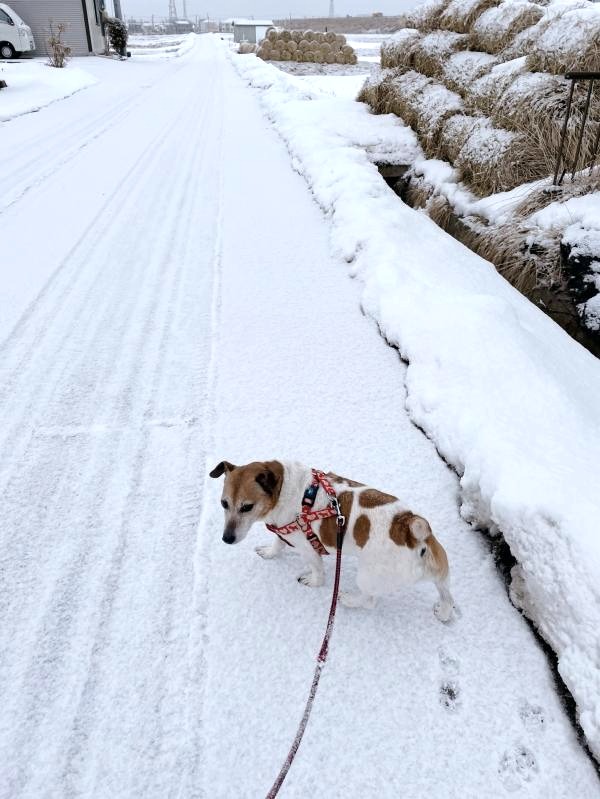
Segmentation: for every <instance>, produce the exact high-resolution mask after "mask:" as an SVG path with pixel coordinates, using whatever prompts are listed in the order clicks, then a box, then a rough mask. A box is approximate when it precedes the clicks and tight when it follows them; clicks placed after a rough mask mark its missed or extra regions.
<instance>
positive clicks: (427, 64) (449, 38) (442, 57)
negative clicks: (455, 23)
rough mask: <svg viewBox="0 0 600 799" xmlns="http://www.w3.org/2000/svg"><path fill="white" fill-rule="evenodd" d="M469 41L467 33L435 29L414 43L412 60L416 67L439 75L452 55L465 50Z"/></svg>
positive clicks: (425, 73)
mask: <svg viewBox="0 0 600 799" xmlns="http://www.w3.org/2000/svg"><path fill="white" fill-rule="evenodd" d="M468 43H469V37H468V36H466V35H465V34H461V33H454V32H453V31H434V32H433V33H429V34H427V35H426V36H423V37H422V38H420V39H418V40H416V41H415V43H414V47H413V54H412V60H413V64H414V69H416V70H417V71H418V72H422V73H423V75H427V76H429V77H431V78H436V77H439V76H440V75H441V74H442V73H443V70H444V66H445V64H446V62H447V61H448V59H449V58H450V56H451V55H452V54H453V53H456V52H458V51H459V50H464V49H465V48H466V47H467V45H468Z"/></svg>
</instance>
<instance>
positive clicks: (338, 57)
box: [335, 50, 346, 64]
mask: <svg viewBox="0 0 600 799" xmlns="http://www.w3.org/2000/svg"><path fill="white" fill-rule="evenodd" d="M345 57H346V56H345V55H344V54H343V53H342V51H341V50H339V51H338V52H337V53H336V54H335V63H336V64H343V63H344V59H345Z"/></svg>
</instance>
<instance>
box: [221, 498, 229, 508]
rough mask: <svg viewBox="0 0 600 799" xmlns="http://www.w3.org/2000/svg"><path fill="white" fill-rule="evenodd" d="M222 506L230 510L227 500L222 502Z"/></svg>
mask: <svg viewBox="0 0 600 799" xmlns="http://www.w3.org/2000/svg"><path fill="white" fill-rule="evenodd" d="M221 505H222V506H223V507H224V508H225V510H227V509H228V508H229V503H228V502H227V500H226V499H222V500H221Z"/></svg>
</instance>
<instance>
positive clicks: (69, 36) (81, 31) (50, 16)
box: [7, 0, 104, 56]
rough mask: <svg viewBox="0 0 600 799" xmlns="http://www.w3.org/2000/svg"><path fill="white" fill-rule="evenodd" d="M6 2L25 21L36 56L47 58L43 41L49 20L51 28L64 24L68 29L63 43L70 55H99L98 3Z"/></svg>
mask: <svg viewBox="0 0 600 799" xmlns="http://www.w3.org/2000/svg"><path fill="white" fill-rule="evenodd" d="M83 2H85V3H86V10H87V17H88V26H87V28H86V24H85V15H84V8H83ZM83 2H82V0H9V1H8V3H7V5H9V6H10V7H11V8H14V10H15V11H16V12H17V14H18V15H19V16H20V17H21V19H22V20H23V21H24V22H26V23H27V24H28V25H29V27H30V28H31V30H32V31H33V36H34V39H35V45H36V51H35V54H36V55H38V56H43V55H46V41H47V39H48V36H49V32H50V20H52V23H53V25H54V27H55V28H56V25H58V23H59V22H65V23H66V25H67V29H66V31H65V33H64V35H63V41H64V42H65V44H67V45H68V46H69V47H70V48H71V50H72V52H71V55H76V56H78V55H88V54H89V53H90V52H97V53H98V52H101V51H102V49H103V47H104V41H103V37H102V31H101V27H100V8H99V5H100V3H99V2H98V1H97V0H83Z"/></svg>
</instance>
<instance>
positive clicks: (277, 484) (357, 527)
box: [210, 461, 454, 622]
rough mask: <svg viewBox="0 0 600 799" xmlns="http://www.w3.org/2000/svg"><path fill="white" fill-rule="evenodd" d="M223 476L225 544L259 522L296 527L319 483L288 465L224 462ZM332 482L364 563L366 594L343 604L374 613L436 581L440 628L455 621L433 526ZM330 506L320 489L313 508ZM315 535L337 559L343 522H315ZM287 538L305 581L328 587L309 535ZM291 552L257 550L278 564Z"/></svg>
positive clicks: (360, 489) (352, 485) (347, 547)
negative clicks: (381, 602) (401, 592)
mask: <svg viewBox="0 0 600 799" xmlns="http://www.w3.org/2000/svg"><path fill="white" fill-rule="evenodd" d="M223 474H224V475H225V481H224V484H223V493H222V496H221V505H222V506H223V508H224V510H225V530H224V532H223V541H225V543H226V544H236V543H238V542H239V541H242V539H244V538H245V537H246V534H247V533H248V530H249V529H250V527H252V525H253V524H254V522H257V521H262V522H265V523H266V524H269V525H272V526H273V527H278V528H280V527H283V526H284V525H287V524H288V523H290V522H293V521H294V520H295V519H296V518H297V516H298V514H299V513H300V511H301V508H302V502H303V498H304V496H305V492H306V489H307V487H308V486H310V485H311V483H312V482H313V472H312V470H311V469H310V468H308V467H306V466H303V465H302V464H299V463H293V462H287V461H286V462H281V461H267V462H256V463H249V464H247V465H246V466H234V465H233V464H231V463H228V462H227V461H222V462H221V463H219V464H218V465H217V466H215V468H214V469H213V470H212V472H211V473H210V476H211V477H221V475H223ZM326 477H327V480H328V481H329V483H330V484H331V486H332V487H333V488H334V489H335V492H336V493H337V499H338V502H339V507H340V510H341V513H342V514H343V516H344V517H345V537H344V544H343V552H344V553H349V554H353V555H356V556H357V557H358V573H357V583H358V588H359V592H358V593H356V594H351V593H350V594H349V593H341V594H340V600H341V601H342V602H343V603H344V604H345V605H347V606H349V607H373V606H374V604H375V597H377V596H379V595H381V594H385V593H389V592H391V591H394V590H396V589H397V588H399V587H401V586H403V585H411V584H413V583H416V582H417V581H418V580H431V581H432V582H434V583H435V585H436V587H437V589H438V592H439V601H438V602H436V604H435V605H434V613H435V615H436V616H437V618H438V619H439V620H440V621H444V622H445V621H448V620H449V619H450V618H451V616H452V610H453V607H454V602H453V599H452V596H451V594H450V589H449V583H448V558H447V557H446V552H445V551H444V548H443V547H442V545H441V544H440V543H439V541H438V540H437V539H436V538H435V537H434V535H433V533H432V532H431V527H430V526H429V524H428V522H427V521H426V520H425V519H424V518H423V517H422V516H417V515H416V514H414V513H412V512H411V511H409V510H408V509H407V508H406V507H405V506H404V505H403V504H402V503H401V502H400V500H398V499H397V498H396V497H393V496H391V495H390V494H384V493H382V492H381V491H377V490H375V489H373V488H368V487H367V486H364V485H363V484H361V483H356V482H354V481H353V480H347V479H346V478H344V477H338V476H337V475H334V474H331V473H329V474H327V475H326ZM329 504H330V497H329V496H328V494H327V493H326V491H325V489H324V488H323V486H321V485H319V487H318V491H317V493H316V496H315V497H314V504H313V506H312V509H313V510H315V511H318V510H320V509H324V508H326V507H327V506H328V505H329ZM312 528H313V531H314V532H315V533H316V535H317V537H318V539H319V541H320V543H321V544H322V545H323V547H324V548H325V549H326V550H327V552H335V550H336V536H337V521H336V518H335V517H334V516H330V517H328V518H324V519H322V520H318V521H313V522H312ZM285 539H286V541H289V543H290V544H291V545H292V546H294V547H295V548H296V549H297V550H298V552H299V554H300V555H301V556H302V558H303V560H304V562H305V563H306V565H307V566H308V567H309V569H310V571H308V572H307V573H306V574H302V575H301V576H300V577H299V578H298V580H299V582H301V583H303V584H304V585H310V586H318V585H322V584H323V580H324V577H323V563H322V558H321V556H320V554H319V553H318V552H317V551H316V550H315V548H313V546H312V545H311V544H310V542H309V541H308V539H307V537H306V535H305V534H304V533H303V532H302V531H300V530H297V531H295V532H292V533H290V534H289V535H286V536H285ZM285 546H286V544H285V542H284V541H283V540H282V539H281V538H280V537H278V536H277V535H273V542H272V543H271V544H270V545H269V546H264V547H258V548H257V549H256V551H257V552H258V554H259V555H260V556H261V557H263V558H275V557H277V555H279V554H281V552H282V551H283V550H284V549H285Z"/></svg>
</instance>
